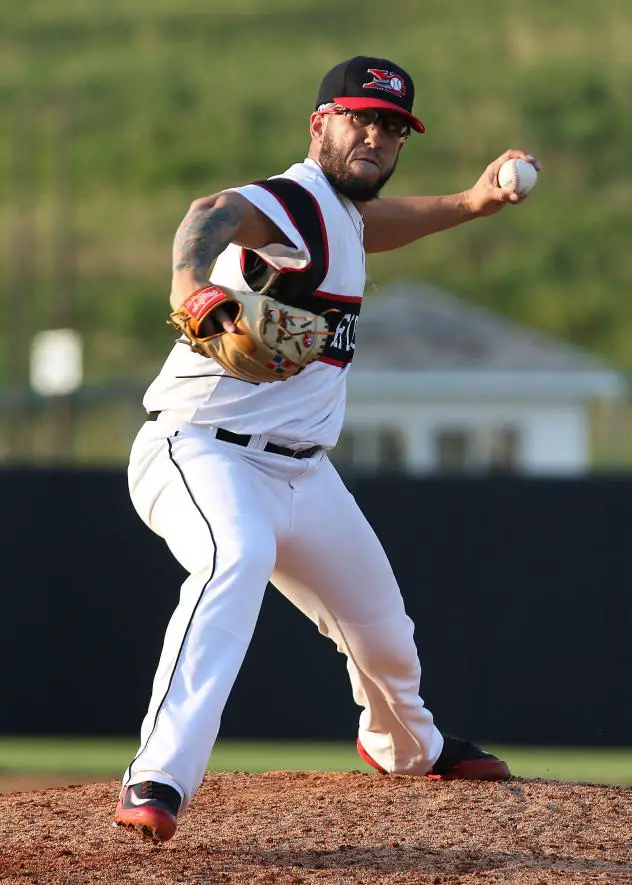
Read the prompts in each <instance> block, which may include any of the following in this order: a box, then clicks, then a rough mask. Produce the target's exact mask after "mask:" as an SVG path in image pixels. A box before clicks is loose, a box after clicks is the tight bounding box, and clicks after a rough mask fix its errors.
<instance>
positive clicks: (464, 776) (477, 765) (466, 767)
mask: <svg viewBox="0 0 632 885" xmlns="http://www.w3.org/2000/svg"><path fill="white" fill-rule="evenodd" d="M424 777H426V778H427V779H428V780H430V781H458V780H461V781H506V780H509V778H510V777H511V772H510V771H509V766H508V765H507V763H506V762H503V761H502V759H472V760H471V761H470V762H467V761H466V762H459V764H458V765H456V766H455V768H454V770H453V771H451V772H449V773H448V774H426V775H424Z"/></svg>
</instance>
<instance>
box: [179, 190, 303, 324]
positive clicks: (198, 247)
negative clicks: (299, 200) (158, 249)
mask: <svg viewBox="0 0 632 885" xmlns="http://www.w3.org/2000/svg"><path fill="white" fill-rule="evenodd" d="M229 243H236V244H237V245H238V246H245V247H247V248H249V249H260V248H262V247H263V246H267V245H268V244H269V243H286V244H287V243H289V241H288V240H287V238H286V237H285V235H284V234H283V233H281V231H280V230H279V228H278V227H277V226H276V225H275V224H274V223H273V222H272V221H271V220H270V219H269V218H268V216H267V215H265V214H264V213H263V212H261V211H259V209H257V208H256V207H255V206H253V205H252V203H250V202H249V201H248V200H247V199H246V198H245V197H243V196H241V194H237V193H235V192H233V191H226V192H222V193H219V194H213V195H212V196H210V197H202V198H201V199H199V200H194V201H193V203H191V206H190V208H189V211H188V212H187V214H186V215H185V217H184V218H183V219H182V222H181V223H180V226H179V227H178V230H177V231H176V235H175V237H174V241H173V276H172V282H171V298H170V301H171V307H172V308H173V310H177V309H178V308H179V307H180V305H181V304H182V302H183V301H184V300H185V298H187V297H188V296H189V295H190V294H191V292H193V291H195V289H199V288H200V287H201V286H205V285H206V284H207V283H208V278H209V273H210V268H211V264H212V263H213V262H214V261H215V259H216V258H217V256H218V255H219V254H220V252H223V251H224V249H225V248H226V246H228V244H229Z"/></svg>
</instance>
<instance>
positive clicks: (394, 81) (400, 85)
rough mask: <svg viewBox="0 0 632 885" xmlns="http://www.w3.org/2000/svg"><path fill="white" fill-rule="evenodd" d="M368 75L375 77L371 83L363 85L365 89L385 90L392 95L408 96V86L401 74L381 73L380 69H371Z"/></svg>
mask: <svg viewBox="0 0 632 885" xmlns="http://www.w3.org/2000/svg"><path fill="white" fill-rule="evenodd" d="M368 73H369V74H372V75H373V79H372V80H371V81H370V82H369V83H363V84H362V88H363V89H383V90H384V91H385V92H390V93H391V94H392V95H399V96H402V95H406V84H405V83H404V81H403V80H402V78H401V77H400V76H399V74H394V73H393V72H392V71H381V70H379V68H369V69H368Z"/></svg>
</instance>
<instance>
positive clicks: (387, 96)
mask: <svg viewBox="0 0 632 885" xmlns="http://www.w3.org/2000/svg"><path fill="white" fill-rule="evenodd" d="M414 98H415V86H414V84H413V81H412V77H411V76H410V74H407V73H406V71H405V70H404V69H403V68H400V66H399V65H396V64H395V63H394V62H392V61H389V60H388V59H387V58H373V57H372V56H368V55H356V56H355V58H350V59H348V60H347V61H342V62H340V64H337V65H336V66H335V67H334V68H332V69H331V70H330V71H329V72H328V73H327V74H325V76H324V78H323V82H322V83H321V84H320V89H319V90H318V97H317V99H316V110H318V109H319V108H320V107H321V106H322V105H326V104H330V103H331V102H335V103H336V104H339V105H341V107H343V108H350V109H351V110H361V109H362V108H376V109H378V110H379V109H382V110H385V111H394V112H395V113H398V114H401V115H402V117H405V118H406V119H407V120H408V122H409V123H410V125H411V128H412V129H414V130H415V131H416V132H425V131H426V127H425V126H424V124H423V123H422V122H421V120H418V119H417V117H414V116H413V114H412V109H413V100H414Z"/></svg>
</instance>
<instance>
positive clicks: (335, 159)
mask: <svg viewBox="0 0 632 885" xmlns="http://www.w3.org/2000/svg"><path fill="white" fill-rule="evenodd" d="M397 159H398V158H397V157H396V158H395V162H394V163H393V166H392V168H391V169H390V170H389V171H388V172H385V173H384V175H381V176H380V177H379V178H378V179H377V181H375V182H373V184H371V183H370V182H367V181H365V180H364V179H363V178H361V177H360V176H359V175H354V174H353V173H352V172H349V170H348V169H347V168H346V166H345V158H344V157H343V156H342V153H341V152H340V150H339V148H337V147H336V144H335V142H334V140H333V138H332V137H331V136H330V135H329V133H328V132H326V133H325V135H324V136H323V142H322V144H321V148H320V154H319V157H318V163H319V165H320V168H321V169H322V170H323V172H324V174H325V177H326V178H327V181H328V182H329V184H330V185H331V186H332V187H333V188H334V189H335V190H337V191H338V193H339V194H342V196H343V197H348V198H349V199H350V200H353V201H354V202H355V203H368V202H369V200H374V199H375V197H377V195H378V194H379V192H380V191H381V190H382V188H383V187H384V185H385V184H386V182H387V181H388V180H389V178H390V177H391V175H392V174H393V172H394V171H395V167H396V166H397Z"/></svg>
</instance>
